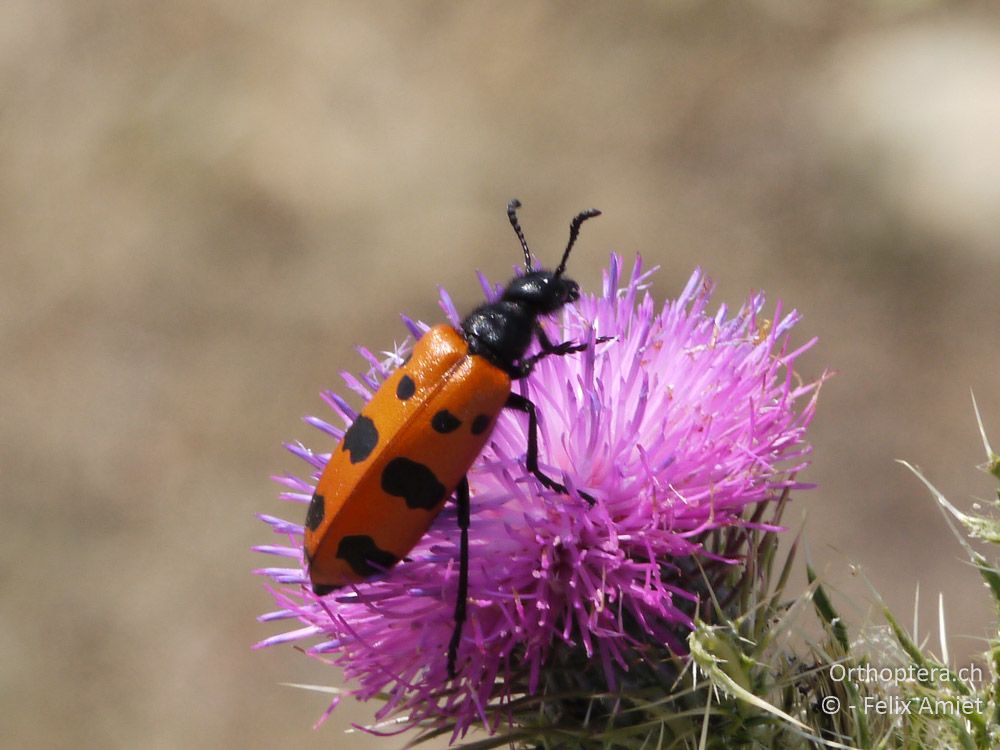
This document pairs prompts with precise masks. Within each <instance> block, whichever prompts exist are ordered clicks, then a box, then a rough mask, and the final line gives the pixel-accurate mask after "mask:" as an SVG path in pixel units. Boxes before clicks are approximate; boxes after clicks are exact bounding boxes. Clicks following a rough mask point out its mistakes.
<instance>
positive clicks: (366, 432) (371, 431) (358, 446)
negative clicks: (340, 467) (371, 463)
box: [344, 414, 378, 464]
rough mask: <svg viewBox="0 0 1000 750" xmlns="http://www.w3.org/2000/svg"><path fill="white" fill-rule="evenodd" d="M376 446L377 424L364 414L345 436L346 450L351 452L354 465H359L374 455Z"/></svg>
mask: <svg viewBox="0 0 1000 750" xmlns="http://www.w3.org/2000/svg"><path fill="white" fill-rule="evenodd" d="M376 445H378V430H377V429H375V423H374V422H372V421H371V420H370V419H369V418H368V417H366V416H365V415H364V414H362V415H361V416H359V417H358V418H357V419H355V420H354V424H352V425H351V426H350V428H349V429H348V430H347V432H346V433H345V434H344V450H345V451H349V452H350V454H351V463H352V464H359V463H361V462H362V461H364V460H365V459H366V458H368V456H370V455H371V454H372V451H373V450H375V446H376Z"/></svg>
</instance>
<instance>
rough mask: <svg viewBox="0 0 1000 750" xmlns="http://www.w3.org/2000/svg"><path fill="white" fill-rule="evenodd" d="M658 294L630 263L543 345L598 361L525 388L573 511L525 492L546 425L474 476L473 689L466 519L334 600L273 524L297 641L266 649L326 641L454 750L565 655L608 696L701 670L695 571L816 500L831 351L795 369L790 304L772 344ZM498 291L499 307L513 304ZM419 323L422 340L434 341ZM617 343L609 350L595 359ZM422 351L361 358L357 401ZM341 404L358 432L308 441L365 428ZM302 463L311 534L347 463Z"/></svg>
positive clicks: (289, 528)
mask: <svg viewBox="0 0 1000 750" xmlns="http://www.w3.org/2000/svg"><path fill="white" fill-rule="evenodd" d="M649 276H650V272H643V270H642V267H641V263H640V261H639V260H638V259H637V260H636V263H635V266H634V268H633V270H632V273H631V276H630V278H629V279H628V280H627V281H625V283H624V284H621V281H622V279H621V261H620V259H619V258H618V257H617V256H614V255H613V256H612V257H611V262H610V266H609V268H608V269H607V270H606V271H605V273H604V284H603V290H602V293H601V294H600V295H597V296H590V295H584V296H583V297H582V298H581V299H580V300H579V301H578V302H577V303H576V304H574V305H572V306H570V307H569V308H567V309H566V310H565V311H564V312H563V313H562V316H561V319H560V320H550V321H546V322H545V324H544V325H545V326H546V332H547V333H548V335H549V338H550V339H551V340H552V341H585V342H589V343H590V344H591V346H590V347H589V348H588V349H587V350H586V351H584V352H582V353H579V354H574V355H570V356H565V357H548V358H546V359H543V360H542V361H541V362H540V363H539V364H538V366H537V367H536V368H535V370H534V372H533V373H532V375H531V377H530V378H528V379H527V380H525V381H520V382H519V383H517V384H515V386H514V387H515V389H518V388H520V389H521V392H522V393H523V394H524V395H527V396H529V397H530V398H531V399H532V400H533V401H534V402H535V403H536V404H537V406H538V411H539V419H540V425H539V445H540V453H539V461H540V464H541V468H542V469H543V471H545V472H546V473H547V474H549V475H550V476H552V477H554V478H556V479H557V480H561V481H564V482H565V483H566V485H567V486H568V487H570V489H571V494H570V495H561V494H558V493H554V492H551V491H549V490H547V489H545V488H544V487H542V486H541V485H540V484H539V483H538V482H537V481H536V480H535V479H534V477H532V475H531V474H530V473H528V472H527V471H526V470H525V468H524V456H525V450H526V444H527V437H526V433H527V420H526V419H525V418H524V417H523V415H520V414H516V413H510V412H509V411H506V410H505V411H504V412H502V413H501V416H500V418H499V420H498V422H497V426H496V429H495V431H494V433H493V435H492V437H491V440H490V442H489V443H488V444H487V447H486V449H485V450H484V452H483V453H482V455H481V456H480V457H479V459H478V460H477V461H476V462H475V464H473V466H472V468H471V469H470V470H469V482H470V485H471V488H472V522H471V527H470V555H469V608H468V621H467V623H466V626H465V630H464V634H463V639H462V644H461V647H460V650H459V654H458V671H459V674H458V677H457V678H456V679H455V680H454V681H449V679H448V673H447V666H446V647H447V644H448V641H449V638H450V637H451V633H452V629H453V626H454V623H453V612H454V606H455V597H456V590H457V586H458V557H459V549H458V546H459V534H458V531H457V529H458V526H457V519H456V516H455V511H454V508H453V507H451V505H450V504H449V506H448V507H446V508H445V510H444V511H443V512H442V513H441V515H440V516H439V517H438V518H437V520H436V521H435V523H434V525H433V526H432V528H431V529H430V531H429V532H428V533H427V535H426V536H425V537H424V538H423V540H422V541H421V542H420V544H419V545H418V546H417V547H416V548H415V549H414V550H413V551H412V552H411V553H410V555H409V556H408V558H407V559H406V560H405V561H403V562H401V563H400V564H399V565H397V566H396V567H394V568H393V569H392V570H391V571H389V572H388V573H387V574H385V575H384V576H382V577H381V578H378V579H375V580H372V581H368V582H365V583H363V584H359V585H357V586H353V587H347V588H344V589H339V590H337V591H335V592H333V593H332V594H329V595H327V596H326V597H318V596H316V595H314V594H313V593H312V592H311V590H310V589H309V587H308V586H305V585H303V584H306V583H307V575H306V573H305V572H304V568H303V561H302V526H301V525H300V524H299V523H298V522H297V521H296V522H294V523H293V522H288V521H284V520H281V519H278V518H274V517H271V516H262V519H263V520H264V521H265V522H266V523H268V524H269V525H270V526H271V527H272V529H273V530H274V531H275V532H276V533H278V534H279V535H281V536H282V537H284V538H285V539H287V540H288V542H287V544H286V545H285V546H267V547H260V548H258V549H259V550H260V551H263V552H268V553H271V554H274V555H278V556H281V557H284V558H286V559H287V560H288V562H290V563H291V565H292V567H290V568H266V569H263V570H261V571H259V572H260V573H262V574H264V575H266V576H268V577H270V578H271V580H272V581H273V585H272V586H271V587H270V590H271V592H272V594H273V596H274V598H275V600H276V602H277V604H278V607H279V609H278V611H275V612H272V613H270V614H268V615H264V616H263V617H262V618H261V619H262V620H266V621H270V620H293V621H297V623H298V625H297V626H296V627H295V628H294V629H292V630H290V631H289V632H286V633H283V634H281V635H278V636H275V637H272V638H269V639H267V640H265V641H262V642H261V644H259V645H261V646H266V645H274V644H278V643H287V642H293V641H306V642H307V644H311V645H308V647H307V652H308V653H310V654H312V655H315V656H317V657H320V658H324V659H328V660H332V661H333V662H334V663H336V664H337V665H339V666H341V667H342V668H343V670H344V673H345V676H346V677H347V678H348V680H350V681H351V682H352V683H353V684H355V687H354V688H353V689H352V690H351V691H350V692H351V693H352V694H353V695H354V696H356V697H358V698H360V699H367V698H371V697H373V696H376V695H380V696H382V697H383V698H384V699H385V701H386V702H385V704H384V705H383V706H382V707H381V708H380V710H379V711H378V713H377V715H378V716H379V717H380V718H384V717H387V716H390V715H401V716H403V717H405V719H407V720H408V721H409V722H410V723H413V724H418V723H420V724H427V723H434V722H436V723H439V724H440V723H448V724H451V725H452V726H454V730H455V733H456V735H458V734H462V733H464V732H465V731H466V730H467V729H468V728H469V727H470V726H472V725H473V724H476V723H481V724H482V725H483V726H485V727H486V728H487V729H489V730H490V731H495V730H496V729H497V728H498V727H499V725H500V723H501V722H502V721H503V720H504V716H505V714H504V711H503V708H504V705H505V703H507V702H509V701H510V700H511V699H513V698H515V697H517V696H516V695H515V694H513V693H511V688H510V687H509V686H510V685H511V684H512V679H511V677H512V675H514V674H518V675H522V676H523V677H524V679H523V680H522V681H521V682H519V683H518V684H519V685H526V686H527V692H529V693H532V694H533V693H535V692H536V690H538V688H539V685H540V680H541V677H542V675H543V674H544V668H545V665H546V664H547V662H548V660H549V659H550V658H552V657H553V656H554V654H555V653H556V652H557V651H558V650H560V649H574V650H581V651H582V652H583V653H585V654H586V656H587V659H588V660H592V661H593V662H594V663H596V664H599V665H600V667H601V671H602V672H603V676H604V677H603V679H604V680H605V681H606V687H607V688H610V689H614V688H615V686H616V684H617V681H619V680H620V679H621V676H622V675H623V674H625V673H627V671H628V669H629V665H630V664H631V663H634V662H635V661H636V659H637V652H636V647H637V646H639V645H641V644H644V643H645V644H657V645H660V646H661V647H662V645H663V644H666V645H667V646H668V647H670V648H671V649H673V650H674V651H675V652H682V651H683V643H684V636H685V634H686V632H687V629H688V628H690V627H691V626H692V624H693V623H692V613H693V611H694V605H695V604H696V602H697V599H698V596H697V594H696V593H695V591H696V590H697V589H698V588H699V587H698V583H699V581H695V580H691V574H690V573H688V574H685V571H690V570H691V569H692V567H693V569H694V570H695V571H697V565H695V566H692V565H691V564H690V561H691V560H692V559H695V560H697V559H704V558H705V557H706V556H709V555H710V553H709V552H707V551H706V550H705V548H704V547H703V546H702V541H703V540H704V538H705V536H706V534H707V533H708V532H711V531H713V530H716V529H719V528H721V527H733V526H749V525H752V524H753V522H752V521H751V520H749V515H750V514H749V513H745V512H744V511H745V510H747V508H748V506H754V505H756V504H758V503H761V502H765V501H770V500H776V499H777V498H778V497H780V496H781V495H782V494H783V493H784V492H785V491H786V490H788V489H790V488H797V487H802V486H804V485H801V484H799V483H797V481H796V479H795V476H796V473H797V472H798V471H799V470H800V469H801V468H802V467H803V466H804V465H805V463H806V458H807V455H808V453H809V451H810V448H809V445H808V444H807V443H806V442H805V430H806V427H807V426H808V424H809V422H810V420H811V419H812V416H813V411H814V407H815V394H816V391H817V383H808V384H802V383H800V382H799V381H798V380H797V379H796V378H795V377H794V375H793V371H792V366H793V363H794V362H795V359H796V358H797V357H798V356H799V355H800V354H801V353H802V352H803V351H804V350H805V349H807V348H808V347H809V346H811V344H812V342H811V341H810V342H809V343H807V344H805V345H804V346H802V347H800V348H798V349H795V350H794V351H792V350H790V348H789V339H788V334H789V331H790V329H791V328H792V327H793V326H794V325H795V323H796V322H797V320H798V315H797V313H796V312H794V311H792V312H790V313H787V314H783V313H782V311H781V306H780V304H779V305H778V309H777V310H775V312H774V316H773V323H770V322H768V321H767V320H765V319H764V318H763V317H762V313H763V308H764V297H763V295H761V294H756V295H753V296H752V297H751V298H750V299H749V300H748V301H747V303H746V304H745V305H744V306H743V307H742V308H741V309H740V310H739V311H737V312H736V314H735V315H732V316H730V315H729V314H728V311H727V310H726V308H725V307H724V306H723V307H721V308H720V309H719V310H718V311H717V312H715V313H714V314H709V312H708V305H709V299H710V296H711V293H712V284H711V282H709V281H708V280H707V279H705V278H703V276H702V274H701V273H700V272H699V271H696V272H695V273H694V274H693V275H692V277H691V279H690V281H689V282H688V284H687V286H686V287H685V289H684V291H683V292H682V293H681V295H680V296H679V297H678V298H677V299H676V300H675V301H672V302H667V303H666V304H665V305H664V306H663V307H662V309H659V310H657V309H656V307H655V306H654V302H653V299H652V298H651V297H650V295H649V294H648V293H647V292H646V291H645V290H646V288H647V286H648V279H649ZM480 280H481V283H482V285H483V289H484V292H485V293H486V295H487V297H488V298H489V299H491V300H492V299H495V298H496V297H497V295H498V294H499V291H498V288H496V287H493V286H492V285H490V284H489V283H487V282H486V281H485V279H482V278H481V279H480ZM441 306H442V308H443V309H444V311H445V313H446V314H447V316H448V318H449V319H450V321H451V322H452V323H453V324H454V325H456V326H457V325H458V323H459V320H460V315H459V314H458V312H457V311H456V310H455V308H454V305H453V304H452V302H451V299H450V298H449V297H448V295H447V293H445V292H443V291H442V293H441ZM404 321H405V322H406V324H407V326H408V328H409V331H410V333H411V334H412V335H413V336H414V337H418V336H420V335H421V334H422V333H423V331H425V330H427V326H426V325H424V324H423V323H414V322H412V321H409V320H408V319H405V318H404ZM599 337H608V340H607V341H603V342H601V343H595V342H596V341H597V339H598V338H599ZM407 350H408V346H404V347H401V348H399V349H398V350H397V351H394V352H392V353H391V354H389V355H388V356H387V358H386V359H384V360H383V359H380V358H379V357H376V356H375V355H374V354H372V353H371V352H370V351H368V350H366V349H360V352H361V354H362V356H363V357H364V358H365V359H366V360H367V361H368V363H369V364H370V365H371V369H370V370H369V371H368V373H367V374H364V375H361V376H358V377H355V376H352V375H350V374H344V375H343V378H344V381H345V383H346V385H347V387H348V388H349V389H350V390H351V391H354V392H355V393H357V394H359V395H360V396H361V397H362V398H363V399H365V400H367V399H369V398H370V397H371V394H372V393H373V392H374V391H375V390H376V389H377V388H378V386H379V384H380V383H381V381H383V380H384V379H385V378H386V377H387V375H388V374H389V373H390V372H391V371H392V370H393V369H394V368H395V367H396V366H397V365H398V364H399V363H400V362H401V361H402V358H403V357H404V356H405V354H406V352H407ZM323 399H324V401H326V402H327V404H328V405H329V406H330V407H331V408H332V409H333V411H334V413H335V415H336V420H337V421H338V424H336V425H334V424H329V423H327V422H326V421H325V420H322V419H318V418H314V417H310V418H308V419H307V421H308V422H309V423H310V424H312V425H313V426H315V427H317V428H319V429H320V430H321V431H323V432H324V433H326V435H327V436H328V437H327V438H325V444H326V445H328V446H329V445H332V443H333V441H334V440H339V438H340V437H342V435H343V432H344V430H345V429H346V428H347V427H348V426H349V425H350V424H351V422H352V421H353V419H354V417H355V416H356V412H355V411H354V410H353V409H352V408H351V407H350V406H349V405H348V404H347V403H346V402H345V401H344V400H343V399H342V398H340V397H339V396H337V395H336V394H334V393H332V392H326V393H324V394H323ZM288 447H289V450H290V451H291V452H292V453H294V454H295V455H297V456H299V457H301V458H302V459H304V460H305V462H306V463H307V464H308V465H309V473H308V474H307V476H306V477H305V478H298V477H293V476H281V477H276V480H277V481H278V482H279V483H280V484H282V485H284V487H285V488H286V491H285V492H284V493H282V495H281V497H282V498H283V499H285V500H289V501H292V502H295V503H300V504H302V510H301V514H302V515H304V513H305V505H306V504H307V503H308V502H309V499H310V497H311V495H312V492H313V488H314V486H315V483H316V480H317V478H318V476H319V473H320V472H321V471H322V468H323V466H324V464H325V463H326V460H327V458H328V454H325V453H316V452H313V451H312V450H310V449H308V448H305V447H303V446H301V445H297V444H296V445H290V446H288ZM576 489H582V490H586V491H587V493H589V494H590V495H593V496H594V498H595V499H596V502H595V504H594V505H593V506H590V505H589V504H588V503H587V502H586V501H585V500H584V499H582V498H581V497H580V496H579V495H578V494H577V493H576V492H575V490H576ZM716 559H718V558H717V556H716ZM726 562H728V561H726ZM732 562H735V561H732ZM697 575H698V574H697V573H696V574H695V576H697Z"/></svg>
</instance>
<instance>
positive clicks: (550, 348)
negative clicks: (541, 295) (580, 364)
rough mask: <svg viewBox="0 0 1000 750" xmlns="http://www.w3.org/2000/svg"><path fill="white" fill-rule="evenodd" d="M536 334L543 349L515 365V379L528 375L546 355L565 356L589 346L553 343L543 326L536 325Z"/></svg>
mask: <svg viewBox="0 0 1000 750" xmlns="http://www.w3.org/2000/svg"><path fill="white" fill-rule="evenodd" d="M535 335H536V336H537V337H538V343H539V345H540V346H541V347H542V350H541V351H540V352H538V354H534V355H532V356H530V357H528V358H527V359H526V360H524V361H523V362H521V363H519V364H517V365H515V366H514V370H513V372H511V373H510V376H511V378H512V379H513V380H521V379H523V378H526V377H528V376H529V375H530V374H531V371H532V370H534V369H535V365H537V364H538V363H539V362H540V361H541V360H543V359H545V358H546V357H549V356H554V357H564V356H566V355H567V354H574V353H576V352H582V351H583V350H584V349H586V348H587V346H588V345H587V344H583V343H574V342H572V341H563V342H562V343H560V344H553V343H552V341H551V340H550V339H549V337H548V335H547V334H546V333H545V330H544V329H543V328H542V327H541V326H535ZM613 338H614V337H613V336H598V337H597V339H596V340H595V341H594V343H595V344H603V343H604V342H605V341H611V339H613Z"/></svg>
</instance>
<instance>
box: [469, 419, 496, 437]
mask: <svg viewBox="0 0 1000 750" xmlns="http://www.w3.org/2000/svg"><path fill="white" fill-rule="evenodd" d="M491 421H492V420H491V419H490V415H489V414H480V415H479V416H477V417H476V418H475V419H473V420H472V434H473V435H482V434H483V433H484V432H486V428H487V427H489V426H490V422H491Z"/></svg>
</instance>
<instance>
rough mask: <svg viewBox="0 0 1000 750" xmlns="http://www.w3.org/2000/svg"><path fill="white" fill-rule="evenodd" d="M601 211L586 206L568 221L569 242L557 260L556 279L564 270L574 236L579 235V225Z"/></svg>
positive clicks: (574, 239) (574, 240) (598, 214)
mask: <svg viewBox="0 0 1000 750" xmlns="http://www.w3.org/2000/svg"><path fill="white" fill-rule="evenodd" d="M600 215H601V212H600V211H598V210H597V209H596V208H588V209H587V210H586V211H581V212H580V213H578V214H577V215H576V216H575V217H574V218H573V221H571V222H570V225H569V244H568V245H566V250H565V252H563V257H562V260H561V261H559V267H558V268H557V269H556V274H555V276H556V278H557V279H558V278H559V277H560V276H562V274H563V271H565V270H566V261H567V260H569V251H570V250H572V249H573V243H575V242H576V238H577V237H578V236H579V235H580V225H581V224H583V222H585V221H586V220H587V219H592V218H594V217H595V216H600Z"/></svg>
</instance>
